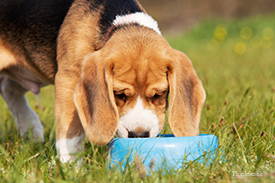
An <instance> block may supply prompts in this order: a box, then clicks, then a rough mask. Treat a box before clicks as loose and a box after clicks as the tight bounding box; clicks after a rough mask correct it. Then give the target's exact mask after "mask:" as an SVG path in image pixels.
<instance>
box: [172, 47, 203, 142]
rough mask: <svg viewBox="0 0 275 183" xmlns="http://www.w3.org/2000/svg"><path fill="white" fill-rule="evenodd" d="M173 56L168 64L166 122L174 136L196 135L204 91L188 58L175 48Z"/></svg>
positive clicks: (197, 133)
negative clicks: (168, 94) (168, 98)
mask: <svg viewBox="0 0 275 183" xmlns="http://www.w3.org/2000/svg"><path fill="white" fill-rule="evenodd" d="M173 56H174V59H173V60H172V61H170V62H169V64H168V82H169V92H170V101H169V109H168V110H169V112H168V123H169V125H170V128H171V130H172V132H173V134H174V135H175V136H176V137H179V136H197V135H199V123H200V116H201V111H202V107H203V104H204V100H205V91H204V89H203V86H202V83H201V81H200V79H199V78H198V76H197V73H196V71H195V69H194V68H193V66H192V63H191V61H190V60H189V58H188V57H187V56H186V55H185V54H183V53H182V52H180V51H177V50H174V54H173Z"/></svg>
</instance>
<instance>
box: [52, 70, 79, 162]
mask: <svg viewBox="0 0 275 183" xmlns="http://www.w3.org/2000/svg"><path fill="white" fill-rule="evenodd" d="M77 81H78V80H77V78H76V77H72V75H71V74H70V73H68V72H67V71H62V70H59V71H58V73H57V75H56V79H55V121H56V148H57V153H58V155H59V158H60V161H61V162H63V163H65V162H73V161H75V160H76V159H77V153H79V152H80V151H81V150H82V142H83V138H84V130H83V127H82V125H81V122H80V120H79V117H78V114H77V112H76V108H75V105H74V102H73V94H74V89H75V85H76V83H77ZM79 163H80V161H79Z"/></svg>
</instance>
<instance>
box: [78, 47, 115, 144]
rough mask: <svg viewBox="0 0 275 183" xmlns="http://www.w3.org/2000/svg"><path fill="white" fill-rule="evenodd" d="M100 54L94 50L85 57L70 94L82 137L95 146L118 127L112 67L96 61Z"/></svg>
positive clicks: (111, 135)
mask: <svg viewBox="0 0 275 183" xmlns="http://www.w3.org/2000/svg"><path fill="white" fill-rule="evenodd" d="M100 55H101V54H100V51H97V52H94V53H91V54H90V55H88V56H87V57H86V59H85V61H84V63H83V66H82V71H81V75H80V79H79V81H78V83H77V85H76V88H75V93H74V103H75V105H76V109H77V112H78V116H79V118H80V120H81V123H82V126H83V127H84V130H85V133H86V137H87V138H88V140H89V141H90V142H92V143H94V144H96V145H104V144H106V143H108V142H109V141H110V140H111V139H112V137H113V136H114V134H115V132H116V130H117V125H118V111H117V107H116V104H115V99H114V94H113V88H112V67H113V66H112V64H108V63H106V62H104V60H100Z"/></svg>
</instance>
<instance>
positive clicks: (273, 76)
mask: <svg viewBox="0 0 275 183" xmlns="http://www.w3.org/2000/svg"><path fill="white" fill-rule="evenodd" d="M274 20H275V14H271V15H268V16H256V17H251V18H248V19H238V20H219V19H213V20H206V21H204V22H201V23H200V24H198V25H197V26H195V27H194V28H193V29H191V30H189V31H188V32H186V33H184V34H180V35H176V36H166V38H167V40H168V41H169V42H170V44H171V45H172V47H174V48H176V49H179V50H181V51H183V52H185V53H186V54H187V55H188V56H189V58H190V59H191V60H192V62H193V65H194V67H195V69H196V71H197V73H198V75H199V77H200V78H201V80H202V82H203V85H204V88H205V91H206V93H207V99H206V102H205V106H204V109H203V112H202V117H201V124H200V132H201V133H211V134H215V135H217V136H218V138H219V139H220V146H221V147H220V149H219V151H218V153H222V154H223V155H224V157H225V161H224V162H221V161H220V159H219V158H218V159H216V160H215V161H213V162H212V164H210V165H209V166H205V165H204V164H203V165H201V164H198V163H196V162H188V164H187V166H186V167H185V168H183V169H182V170H179V171H175V172H170V173H166V174H163V173H162V172H161V171H159V172H155V173H153V175H151V176H146V177H145V178H141V177H140V176H139V174H138V172H137V171H135V169H134V167H130V168H129V170H128V171H127V172H124V173H120V172H118V171H108V169H107V168H106V158H107V146H104V147H95V146H93V145H92V144H90V143H88V142H86V143H85V147H86V148H85V152H83V153H82V154H81V157H83V163H82V165H81V166H80V167H79V168H77V166H76V165H74V164H71V165H63V164H60V162H59V161H58V159H57V158H56V151H55V144H54V143H55V139H54V138H55V137H54V127H53V123H54V122H53V121H54V110H53V107H54V90H53V87H52V86H50V87H46V88H44V89H42V92H41V94H40V98H41V103H42V106H43V107H44V109H43V110H42V109H41V108H39V107H37V105H38V104H37V101H36V99H35V97H34V96H33V95H32V94H30V93H28V94H27V97H28V99H29V103H30V105H31V106H32V107H33V108H34V109H35V111H36V112H37V113H38V115H39V116H40V119H41V121H42V123H43V125H44V129H45V140H46V142H45V144H43V145H36V144H34V143H32V142H31V141H29V140H28V138H21V137H19V133H18V131H17V130H16V126H15V123H14V119H13V117H12V115H11V113H10V112H9V111H8V109H7V106H6V104H5V103H4V101H3V100H2V99H0V111H1V112H0V125H1V130H0V140H1V145H0V182H141V181H143V182H244V181H249V182H275V166H274V164H275V145H274V141H275V122H274V121H275V113H274V107H275V106H274V102H275V99H274V97H275V24H274ZM245 27H246V28H245ZM244 28H245V29H244ZM266 28H269V29H266ZM263 30H264V31H263ZM270 30H272V31H273V35H272V31H270ZM241 32H242V33H241ZM251 32H252V34H251ZM221 119H223V122H222V123H221ZM164 132H165V133H169V132H170V130H169V127H168V125H166V127H165V129H164ZM217 157H219V156H217ZM234 172H237V173H239V174H241V173H245V172H246V173H250V174H252V173H256V174H257V173H258V174H260V173H262V174H261V175H262V176H234Z"/></svg>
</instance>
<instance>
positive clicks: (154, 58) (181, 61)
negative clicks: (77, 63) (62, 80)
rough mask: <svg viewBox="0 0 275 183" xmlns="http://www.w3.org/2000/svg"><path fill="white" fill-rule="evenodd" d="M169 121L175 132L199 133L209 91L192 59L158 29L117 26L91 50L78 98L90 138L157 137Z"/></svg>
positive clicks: (103, 141) (103, 140) (97, 140)
mask: <svg viewBox="0 0 275 183" xmlns="http://www.w3.org/2000/svg"><path fill="white" fill-rule="evenodd" d="M168 98H169V113H168V122H169V125H170V128H171V130H172V132H173V133H174V135H175V136H195V135H198V134H199V121H200V115H201V110H202V106H203V103H204V100H205V92H204V89H203V86H202V83H201V81H200V80H199V78H198V76H197V74H196V72H195V70H194V68H193V66H192V63H191V61H190V60H189V59H188V57H187V56H186V55H184V54H183V53H181V52H179V51H177V50H174V49H173V48H171V47H170V45H169V44H168V43H167V41H166V40H165V39H164V38H163V37H161V36H160V35H159V34H157V33H156V32H155V31H153V30H151V29H148V28H144V27H138V26H137V27H135V26H131V27H128V28H123V29H120V30H117V31H116V32H115V33H114V35H113V36H112V37H111V38H110V40H109V41H108V42H107V43H106V45H105V46H104V47H103V48H102V49H101V50H99V51H96V52H94V53H91V54H89V55H88V56H87V57H86V60H85V61H84V62H83V66H82V73H81V77H80V79H79V82H78V84H77V86H76V89H75V94H74V101H75V105H76V108H77V112H78V115H79V117H80V120H81V123H82V125H83V127H84V129H85V132H86V136H87V138H88V139H89V140H90V141H91V142H93V143H96V144H106V143H108V142H109V141H110V140H111V138H112V137H113V136H114V134H115V133H117V134H118V135H119V136H121V137H134V136H137V137H155V136H157V135H158V134H159V133H160V132H161V130H162V128H163V126H164V123H165V111H166V109H167V107H168Z"/></svg>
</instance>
